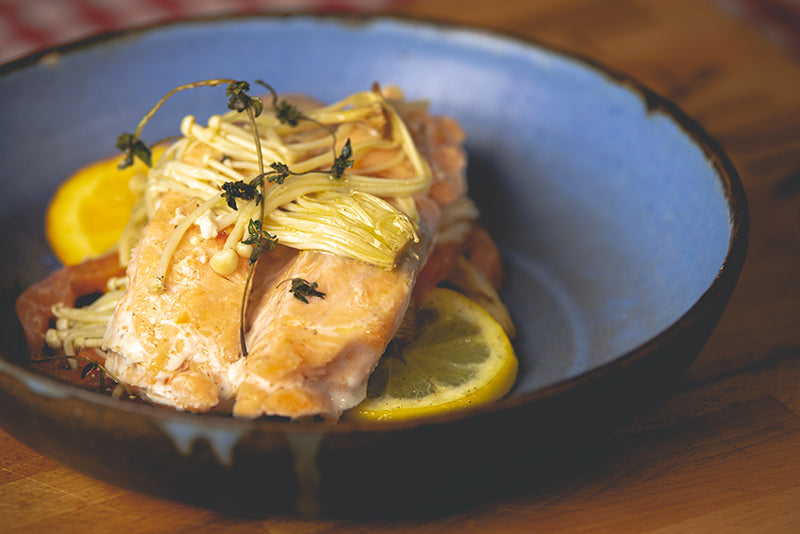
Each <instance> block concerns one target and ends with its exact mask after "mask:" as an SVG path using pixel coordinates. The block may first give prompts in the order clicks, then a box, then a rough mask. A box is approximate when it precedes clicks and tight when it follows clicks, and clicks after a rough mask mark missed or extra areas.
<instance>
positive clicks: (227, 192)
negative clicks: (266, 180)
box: [222, 180, 261, 211]
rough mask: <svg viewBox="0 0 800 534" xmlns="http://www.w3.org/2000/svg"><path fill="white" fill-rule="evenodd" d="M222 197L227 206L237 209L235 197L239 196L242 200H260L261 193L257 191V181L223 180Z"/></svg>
mask: <svg viewBox="0 0 800 534" xmlns="http://www.w3.org/2000/svg"><path fill="white" fill-rule="evenodd" d="M222 198H224V199H225V202H226V203H227V204H228V207H229V208H231V209H232V210H237V211H238V209H239V208H238V207H237V206H236V199H237V198H241V199H242V200H253V199H256V200H257V201H260V200H261V193H260V192H259V191H258V183H257V181H254V182H250V183H247V182H243V181H242V180H239V181H237V182H225V183H224V184H222Z"/></svg>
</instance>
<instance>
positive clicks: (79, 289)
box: [15, 253, 125, 359]
mask: <svg viewBox="0 0 800 534" xmlns="http://www.w3.org/2000/svg"><path fill="white" fill-rule="evenodd" d="M123 274H125V270H124V269H123V268H122V267H120V265H119V258H118V257H117V254H116V253H113V254H108V255H106V256H102V257H100V258H96V259H92V260H88V261H85V262H83V263H80V264H78V265H70V266H67V267H63V268H61V269H59V270H58V271H55V272H54V273H52V274H50V275H49V276H48V277H47V278H45V279H44V280H40V281H39V282H37V283H35V284H33V285H32V286H30V287H28V288H27V289H26V290H25V291H23V292H22V294H21V295H20V296H19V297H18V298H17V301H16V305H15V307H16V312H17V317H19V320H20V323H21V324H22V329H23V331H24V332H25V338H26V340H27V342H28V352H29V354H30V355H31V357H32V358H36V359H38V358H40V357H41V356H42V353H43V350H44V346H45V343H44V334H45V332H46V331H47V329H48V328H50V327H51V319H52V316H53V314H52V312H51V308H52V306H53V305H54V304H58V303H59V302H61V303H64V304H66V305H67V306H72V305H73V304H75V300H76V299H77V298H78V297H80V296H81V295H87V294H90V293H99V292H103V291H105V288H106V282H107V281H108V279H109V278H112V277H115V276H122V275H123Z"/></svg>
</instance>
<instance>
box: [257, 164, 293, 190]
mask: <svg viewBox="0 0 800 534" xmlns="http://www.w3.org/2000/svg"><path fill="white" fill-rule="evenodd" d="M269 166H270V168H271V169H272V171H270V172H268V173H266V174H265V175H264V177H265V178H266V179H267V180H268V181H270V182H273V183H276V184H282V183H283V182H285V181H286V178H287V177H288V176H289V175H292V174H294V173H293V172H292V171H291V170H290V169H289V166H288V165H286V164H285V163H282V162H280V161H273V162H272V163H270V164H269Z"/></svg>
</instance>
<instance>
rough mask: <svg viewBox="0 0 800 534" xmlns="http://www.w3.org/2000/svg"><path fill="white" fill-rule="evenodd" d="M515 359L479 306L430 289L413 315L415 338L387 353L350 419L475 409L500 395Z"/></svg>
mask: <svg viewBox="0 0 800 534" xmlns="http://www.w3.org/2000/svg"><path fill="white" fill-rule="evenodd" d="M516 376H517V358H516V356H515V355H514V350H513V348H512V347H511V343H510V342H509V340H508V337H507V336H506V334H505V332H504V331H503V328H502V327H501V326H500V324H498V322H497V321H496V320H495V319H493V318H492V316H491V315H489V313H488V312H486V311H485V310H484V309H483V308H482V307H481V306H480V305H479V304H477V303H476V302H474V301H472V300H470V299H469V298H467V297H465V296H463V295H461V294H460V293H457V292H455V291H452V290H449V289H443V288H435V289H432V290H430V291H428V293H427V294H426V295H425V297H424V298H423V300H422V302H420V303H419V306H418V310H417V313H416V336H415V337H414V340H413V341H411V342H410V343H409V344H407V345H405V346H403V347H400V348H398V349H397V350H394V351H393V350H390V351H387V354H385V355H384V356H383V357H382V358H381V361H380V363H379V364H378V367H377V368H376V369H375V371H374V372H373V373H372V376H371V377H370V381H369V384H368V386H367V398H366V400H364V402H362V403H361V404H359V405H358V406H356V407H355V408H353V409H352V410H350V412H348V414H347V416H348V417H349V418H351V419H359V420H370V421H389V420H402V419H411V418H417V417H425V416H431V415H436V414H441V413H446V412H450V411H453V410H459V409H464V408H468V407H474V406H480V405H483V404H487V403H490V402H494V401H496V400H498V399H500V398H501V397H503V396H504V395H505V394H506V393H508V391H509V390H510V389H511V387H512V386H513V385H514V381H515V380H516Z"/></svg>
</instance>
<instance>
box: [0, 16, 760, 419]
mask: <svg viewBox="0 0 800 534" xmlns="http://www.w3.org/2000/svg"><path fill="white" fill-rule="evenodd" d="M286 19H296V20H300V19H302V20H308V21H313V22H314V23H321V24H327V25H334V24H336V25H339V26H342V27H351V28H361V27H362V26H368V25H371V24H373V23H388V24H392V25H393V26H394V27H398V28H401V29H403V30H405V31H408V30H411V29H413V28H415V27H424V28H427V29H431V30H435V31H437V32H444V33H448V34H455V33H458V34H460V35H468V36H470V37H474V36H480V37H484V38H489V39H491V40H493V41H496V42H503V43H506V44H509V45H511V46H514V47H516V48H520V49H526V48H528V49H530V48H534V49H538V50H541V51H543V52H545V53H547V54H550V55H553V56H556V57H557V58H558V59H559V60H563V61H570V62H572V63H574V64H576V65H577V66H579V67H581V68H585V69H588V70H590V71H592V72H593V73H595V74H598V75H601V76H603V77H605V78H606V79H607V80H609V81H610V82H612V83H615V84H617V85H619V86H621V87H623V88H626V89H629V90H630V91H632V92H633V93H635V94H637V95H638V96H639V97H640V98H641V99H642V101H643V103H644V105H645V109H646V113H648V114H652V113H661V114H663V115H664V116H666V117H667V118H669V119H670V120H672V121H673V122H674V123H675V125H676V126H677V127H678V128H679V129H680V130H681V131H682V132H683V133H684V134H686V135H687V136H688V137H689V139H690V140H691V141H692V142H693V144H694V145H696V146H697V147H698V148H699V149H701V150H702V153H703V155H704V156H705V158H706V159H707V160H708V161H709V162H710V163H711V164H712V166H713V168H714V171H715V174H716V176H717V177H718V179H719V180H720V182H721V185H722V187H723V190H724V194H725V197H726V202H727V206H728V211H729V214H730V217H731V220H730V239H729V242H728V248H727V251H726V254H725V258H724V260H723V262H722V264H721V266H720V268H719V271H718V273H717V275H716V276H715V278H714V280H713V281H712V283H711V284H710V285H709V286H708V288H707V289H706V290H705V291H704V292H703V294H702V295H701V296H700V297H699V298H698V299H697V300H696V301H695V302H694V304H693V305H692V306H691V307H690V308H689V309H688V310H687V311H686V312H684V313H683V315H681V316H680V317H679V318H678V319H676V320H675V321H673V322H672V323H671V324H670V325H669V326H668V327H666V328H665V329H664V330H662V331H661V332H659V333H658V334H656V335H655V336H653V337H652V338H650V339H649V340H648V341H646V342H644V343H642V344H640V345H638V346H636V347H634V348H632V349H630V350H628V351H627V352H624V353H621V354H619V355H617V356H615V357H614V358H613V359H611V360H609V361H608V362H605V363H603V364H600V365H598V366H596V367H593V368H591V369H589V370H588V371H584V372H582V373H580V374H578V375H576V376H572V377H569V378H565V379H562V380H560V381H558V382H555V383H553V384H549V385H546V386H544V387H540V388H537V389H535V390H533V391H530V392H527V393H521V394H518V395H514V396H512V397H506V398H503V399H501V400H499V401H497V402H494V403H492V404H489V405H485V406H480V407H476V408H472V409H469V410H462V411H457V412H451V413H447V414H441V415H435V416H430V417H426V418H420V419H412V420H401V421H386V422H365V421H353V420H346V419H343V420H340V421H338V422H336V423H325V422H307V423H306V422H300V423H296V422H292V423H290V422H288V421H284V420H273V419H236V418H233V417H231V416H227V415H219V414H208V413H206V414H194V413H188V412H180V411H175V410H173V409H171V408H168V407H162V406H157V405H150V404H140V403H132V402H126V401H120V400H118V399H112V398H110V397H108V396H104V395H100V394H98V393H95V392H93V391H87V390H84V389H81V388H78V387H75V386H73V385H70V384H67V383H65V382H60V381H58V380H56V379H54V378H50V377H48V376H45V375H42V374H39V373H36V372H34V371H31V370H29V369H26V368H25V367H23V366H20V365H17V364H15V363H13V362H12V361H10V360H8V359H6V357H5V354H0V373H4V374H8V375H10V376H11V377H12V378H14V379H16V380H18V381H21V382H22V383H23V384H24V385H25V386H26V387H28V388H29V389H32V388H31V384H34V385H35V386H34V387H35V389H36V390H37V391H42V390H46V391H48V393H46V395H50V396H53V397H59V398H61V397H74V398H77V399H79V400H82V401H85V402H88V403H90V404H93V405H96V406H97V407H98V408H99V409H110V410H115V411H119V412H120V413H122V414H124V413H131V414H137V415H140V416H144V417H150V418H153V419H156V420H163V421H167V420H169V421H179V422H181V423H184V424H187V425H190V426H202V427H204V428H214V429H220V430H226V429H236V430H252V429H256V430H259V431H265V432H273V431H277V432H282V433H287V432H288V433H296V432H300V433H308V434H330V433H335V434H347V433H352V432H358V433H385V432H395V431H403V430H407V429H411V428H417V427H428V426H433V425H443V424H448V423H452V422H456V421H463V420H466V419H471V418H475V417H477V416H481V415H483V416H485V415H487V414H488V415H491V414H495V413H499V412H511V411H514V410H518V409H520V408H522V407H523V406H525V405H528V404H530V403H533V402H535V401H539V400H542V399H546V398H553V397H558V396H561V395H565V394H567V393H569V392H570V391H573V390H576V389H579V388H581V387H582V386H585V385H586V384H589V383H591V382H594V381H596V380H599V379H601V378H604V377H609V376H610V375H612V374H614V373H617V372H619V371H621V370H623V369H625V368H627V367H630V366H632V365H634V364H636V363H637V362H640V361H642V360H645V359H646V358H647V357H648V356H649V355H651V354H652V353H654V352H655V351H657V350H658V348H659V347H660V346H662V345H664V344H668V343H669V342H670V341H671V340H673V339H675V338H676V337H677V336H678V335H679V333H680V332H682V331H683V330H685V329H686V328H688V327H689V326H690V325H692V324H694V323H696V322H698V321H700V320H701V319H702V318H703V317H704V316H705V315H706V314H707V313H708V312H709V311H710V310H713V309H715V308H716V307H717V306H718V303H719V302H723V303H725V302H727V300H728V299H729V298H730V296H731V294H732V293H733V290H734V288H735V286H736V283H737V281H738V278H739V275H740V274H741V271H742V268H743V265H744V262H745V258H746V253H747V247H748V241H749V235H750V215H749V209H748V203H747V199H746V195H745V190H744V186H743V184H742V182H741V179H740V177H739V174H738V172H737V171H736V169H735V167H734V165H733V163H732V162H731V160H730V158H729V157H728V156H727V154H726V152H725V151H724V149H723V148H722V146H721V145H720V144H719V143H718V142H717V141H716V140H715V139H714V138H712V137H711V136H710V135H709V134H708V133H707V132H706V131H705V130H704V129H703V128H702V126H701V125H700V124H699V123H698V122H697V121H696V120H695V119H693V118H691V117H689V116H688V115H687V114H686V113H684V112H683V111H682V109H681V108H680V107H679V106H678V105H676V104H675V103H673V102H672V101H670V100H669V99H667V98H665V97H664V96H662V95H660V94H659V93H656V92H655V91H653V90H652V89H650V88H649V87H647V86H645V85H644V84H642V83H640V82H639V81H638V80H636V79H634V78H632V77H631V76H628V75H626V74H623V73H621V72H619V71H616V70H614V69H611V68H609V67H607V66H606V65H604V64H603V63H601V62H600V61H598V60H596V59H593V58H589V57H587V56H584V55H582V54H578V53H575V52H572V51H567V50H566V49H564V48H560V47H557V46H553V45H551V44H544V43H543V42H542V41H539V40H537V39H535V38H531V37H529V36H523V35H520V34H517V33H515V32H513V31H507V30H499V29H493V28H489V27H484V26H478V25H472V24H462V23H456V22H452V21H446V20H442V19H436V18H433V17H416V16H412V15H406V14H397V13H388V14H365V13H340V12H324V11H320V12H316V11H315V12H300V13H297V12H268V13H238V14H222V15H210V16H197V17H187V18H182V19H179V20H168V21H160V22H159V21H156V22H151V23H147V24H142V25H138V26H132V27H127V28H123V29H119V30H111V31H103V32H98V33H95V34H91V35H89V36H85V37H82V38H79V39H75V40H73V41H69V42H66V43H62V44H58V45H55V46H52V47H48V48H45V49H42V50H38V51H35V52H32V53H30V54H27V55H25V56H23V57H20V58H18V59H15V60H12V61H10V62H8V63H5V64H2V65H0V77H3V76H6V75H7V74H9V73H12V72H14V71H16V70H21V69H24V68H27V67H30V66H33V65H35V64H36V63H38V62H40V61H42V60H46V58H48V57H49V56H51V55H63V54H71V53H77V52H80V51H82V50H84V49H90V48H93V47H95V46H102V45H104V44H108V43H112V42H114V41H120V40H123V41H124V40H128V39H135V38H136V37H138V36H140V35H141V36H144V35H147V34H153V33H157V32H169V31H171V30H173V29H176V28H183V27H189V26H192V25H207V26H209V25H214V24H217V23H235V22H238V21H261V20H263V21H273V20H286Z"/></svg>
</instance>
